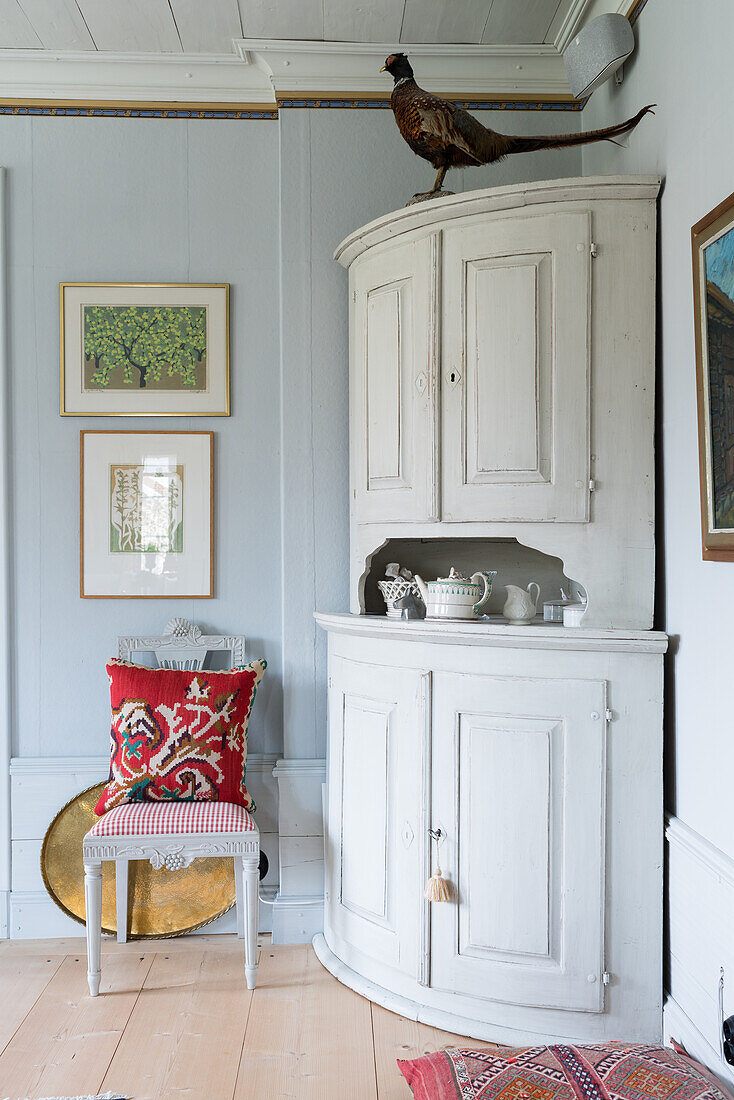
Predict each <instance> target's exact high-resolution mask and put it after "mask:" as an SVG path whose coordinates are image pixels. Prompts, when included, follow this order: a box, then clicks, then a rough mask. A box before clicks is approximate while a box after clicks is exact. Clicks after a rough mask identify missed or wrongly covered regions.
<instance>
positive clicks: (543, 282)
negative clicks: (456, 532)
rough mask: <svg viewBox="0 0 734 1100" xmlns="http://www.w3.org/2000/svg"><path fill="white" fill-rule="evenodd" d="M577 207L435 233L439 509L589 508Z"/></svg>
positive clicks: (503, 513)
mask: <svg viewBox="0 0 734 1100" xmlns="http://www.w3.org/2000/svg"><path fill="white" fill-rule="evenodd" d="M590 221H591V216H590V214H589V212H588V211H578V212H575V213H574V212H572V213H558V214H552V215H545V214H544V215H535V216H528V217H526V218H516V217H513V218H507V219H502V220H498V221H493V222H490V223H487V222H486V221H485V222H484V223H483V224H479V225H474V226H471V227H465V228H451V227H449V228H448V229H447V230H446V232H445V235H444V257H445V258H444V267H443V272H444V274H443V287H442V296H443V339H442V350H443V359H442V383H441V385H442V402H443V417H442V467H443V519H444V520H449V521H451V520H454V521H457V520H458V521H462V520H463V521H484V522H498V521H503V520H520V521H522V520H526V521H533V522H535V521H548V522H551V521H566V522H581V523H583V522H587V521H588V519H589V316H590V263H591V229H590Z"/></svg>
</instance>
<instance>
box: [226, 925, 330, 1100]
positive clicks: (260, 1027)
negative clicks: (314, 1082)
mask: <svg viewBox="0 0 734 1100" xmlns="http://www.w3.org/2000/svg"><path fill="white" fill-rule="evenodd" d="M310 950H311V949H310V948H309V947H307V946H306V945H300V944H299V945H297V946H293V947H270V946H269V945H263V949H262V951H261V952H260V967H259V972H258V976H257V988H256V989H255V993H254V996H253V998H252V1007H251V1010H250V1015H249V1018H248V1021H247V1033H246V1035H245V1043H244V1046H243V1050H242V1057H241V1060H240V1065H239V1073H238V1076H237V1087H236V1089H235V1093H234V1095H235V1100H273V1098H274V1097H281V1096H287V1097H293V1098H296V1097H298V1096H299V1093H298V1081H299V1077H300V1060H301V1047H300V1041H301V1035H300V1030H301V1014H302V1011H303V1008H302V1000H303V991H304V984H305V982H306V974H307V970H308V954H309V951H310Z"/></svg>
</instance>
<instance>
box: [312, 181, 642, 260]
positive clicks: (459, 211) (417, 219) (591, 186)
mask: <svg viewBox="0 0 734 1100" xmlns="http://www.w3.org/2000/svg"><path fill="white" fill-rule="evenodd" d="M660 183H661V180H660V176H586V177H583V176H581V177H577V178H574V179H565V180H539V181H537V182H535V183H513V184H509V185H507V186H505V187H486V188H484V189H483V190H481V191H465V192H464V193H463V194H461V195H453V196H451V197H450V198H444V199H431V200H428V201H426V202H422V203H417V204H415V205H414V206H404V207H403V208H402V209H400V210H394V211H392V213H390V214H383V216H382V217H381V218H376V219H375V221H373V222H369V223H368V224H367V225H363V226H362V228H361V229H356V230H355V231H354V233H350V234H349V236H348V237H346V238H345V239H344V240H343V241H342V243H341V244H340V245H339V247H338V248H337V249H336V251H335V253H334V259H335V260H338V261H339V263H340V264H342V265H343V266H344V267H349V265H350V264H351V263H352V261H353V260H355V259H356V258H357V257H358V256H360V255H361V254H362V253H363V252H365V251H366V250H367V249H368V248H371V247H372V246H373V245H376V244H381V243H382V242H383V241H387V240H393V239H395V238H396V237H399V236H401V234H403V233H410V232H412V231H413V230H416V229H424V228H428V227H430V226H432V225H435V226H438V227H439V228H440V226H442V225H444V224H445V223H446V222H450V221H453V220H454V219H456V218H466V217H469V216H470V215H472V214H485V213H493V212H495V211H497V210H519V209H522V208H523V207H528V206H535V205H540V204H544V205H545V204H548V203H552V202H573V201H582V202H589V201H591V200H598V199H655V198H656V197H657V194H658V191H659V190H660Z"/></svg>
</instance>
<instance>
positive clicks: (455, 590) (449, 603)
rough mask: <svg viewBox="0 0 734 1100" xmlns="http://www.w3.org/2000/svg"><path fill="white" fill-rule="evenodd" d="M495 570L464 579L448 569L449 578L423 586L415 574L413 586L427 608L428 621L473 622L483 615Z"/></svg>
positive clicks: (422, 581)
mask: <svg viewBox="0 0 734 1100" xmlns="http://www.w3.org/2000/svg"><path fill="white" fill-rule="evenodd" d="M496 576H497V573H496V571H495V572H490V573H485V572H481V573H473V574H472V576H471V577H465V576H464V575H463V574H462V573H457V572H456V570H455V569H454V567H453V566H452V567H451V570H450V572H449V575H448V577H438V578H437V579H436V580H435V581H428V583H426V582H425V581H424V580H423V579H422V577H419V576H418V574H417V573H416V574H415V583H416V584H417V585H418V590H419V591H420V594H421V596H422V598H423V602H424V604H425V605H426V618H427V619H475V618H476V617H477V615H481V614H482V613H483V610H484V608H485V607H486V606H487V601H488V600H489V596H490V593H491V591H492V581H493V580H494V578H495V577H496Z"/></svg>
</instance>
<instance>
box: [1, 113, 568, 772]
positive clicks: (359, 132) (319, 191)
mask: <svg viewBox="0 0 734 1100" xmlns="http://www.w3.org/2000/svg"><path fill="white" fill-rule="evenodd" d="M481 118H482V121H483V122H484V123H485V124H486V125H495V126H496V127H497V128H498V129H504V130H505V131H507V132H513V131H514V132H517V133H533V132H554V131H555V132H557V131H559V130H562V129H568V130H574V129H577V128H578V125H579V116H578V115H572V114H558V115H557V114H548V113H541V112H524V113H523V112H507V113H494V114H492V113H490V112H483V113H482V115H481ZM0 162H1V163H2V164H4V165H5V166H6V168H7V170H8V171H7V174H8V187H9V196H8V209H7V218H8V228H9V257H8V259H9V271H10V298H9V314H10V364H11V417H12V424H11V429H12V438H11V448H12V454H11V507H12V520H13V531H14V535H13V592H14V610H13V637H14V652H15V657H16V661H15V681H14V691H13V707H14V729H15V737H14V746H13V752H14V754H16V755H23V756H36V755H38V756H51V755H62V754H63V755H72V756H73V755H82V754H86V753H103V752H104V751H106V748H107V738H108V697H107V690H108V689H107V683H106V677H105V675H104V670H103V664H104V660H105V658H106V657H108V656H109V655H111V654H112V653H113V652H114V650H115V643H116V637H117V635H118V634H138V633H148V632H151V631H153V632H155V631H157V630H158V629H160V628H162V627H163V625H164V624H165V622H166V621H167V619H168V618H170V617H171V616H172V615H185V616H187V617H190V618H192V619H194V620H195V621H197V622H200V623H202V624H204V625H206V626H208V627H210V628H211V629H214V630H223V631H231V632H243V633H245V634H246V635H247V636H248V638H249V640H250V644H249V650H250V653H251V654H252V655H255V654H263V655H264V656H265V657H267V659H268V661H269V663H270V670H269V674H268V676H267V677H266V680H265V682H264V684H263V687H262V688H261V690H260V691H259V692H258V701H257V707H256V708H255V714H254V716H253V721H252V727H251V740H250V748H251V751H254V752H280V751H281V750H282V748H283V745H284V736H285V747H286V750H287V753H288V755H290V756H300V757H310V756H320V755H323V752H324V740H325V726H326V721H325V664H324V642H323V639H322V638H321V637H319V634H318V632H317V630H316V628H315V626H314V623H313V619H312V614H313V611H314V609H315V608H317V607H318V608H320V609H323V610H343V609H344V608H346V607H347V603H348V600H347V573H348V554H347V539H348V490H347V486H348V468H347V462H348V457H347V456H348V451H347V439H348V425H347V294H346V286H347V277H346V273H345V272H344V271H343V270H342V268H341V267H339V266H338V265H337V264H335V263H334V261H333V260H332V258H331V256H332V252H333V249H334V247H335V246H336V245H337V244H338V243H339V241H340V240H341V239H342V238H343V237H344V236H345V235H346V234H347V233H348V232H350V231H351V230H352V229H354V228H356V227H357V226H358V225H361V224H363V223H364V222H367V221H369V220H370V219H372V218H374V217H377V216H378V215H380V214H382V213H384V212H385V211H387V210H390V209H394V208H395V207H398V206H401V205H403V204H404V203H405V201H406V200H407V199H408V198H409V197H410V195H411V194H412V193H413V192H414V191H417V190H423V189H425V188H426V187H428V186H429V185H430V183H431V181H432V175H433V173H432V170H431V168H430V167H429V166H428V165H426V164H425V163H423V162H421V161H419V160H418V159H416V158H415V157H414V156H413V154H412V153H411V152H410V150H409V149H408V148H407V146H405V145H404V143H403V142H402V140H401V138H400V136H399V134H398V133H397V130H396V128H395V124H394V121H393V119H392V115H391V114H390V113H389V112H388V111H376V110H373V111H361V110H328V109H324V110H311V111H308V110H290V111H283V112H281V116H280V120H279V121H277V122H276V121H254V120H253V121H232V122H225V121H192V122H186V121H169V120H166V121H162V120H149V119H142V120H133V119H130V120H125V119H107V120H102V119H86V118H81V119H73V118H56V119H53V118H50V119H44V118H32V119H31V118H19V117H3V118H0ZM580 166H581V155H580V152H579V150H577V149H575V150H566V151H557V152H556V151H553V152H547V153H536V154H526V155H523V156H520V157H514V158H510V159H509V160H508V161H506V162H505V163H504V164H501V165H498V166H495V167H494V168H484V169H473V170H468V171H465V172H455V173H452V174H451V175H450V176H449V179H448V180H447V185H448V186H450V187H451V188H452V189H453V190H456V191H459V190H469V189H473V188H476V187H483V186H487V185H490V184H500V183H506V182H513V181H518V180H521V179H538V178H545V177H558V176H573V175H578V174H580ZM62 280H63V281H75V280H79V281H81V280H119V281H131V280H132V281H174V282H175V281H187V280H192V281H202V282H206V281H211V282H229V283H230V284H231V287H232V300H231V305H232V321H231V363H232V372H231V374H232V412H233V415H232V416H231V418H229V419H213V420H210V421H207V420H206V419H201V420H200V419H191V420H182V419H181V420H179V419H176V420H171V419H168V420H165V419H164V420H161V421H160V422H158V421H156V422H155V423H156V425H157V424H160V427H162V428H173V429H186V428H200V429H201V428H204V429H207V428H211V429H212V430H214V431H215V433H216V451H215V453H216V465H215V481H216V520H215V545H216V577H215V586H216V598H215V599H214V600H206V601H194V602H191V601H161V602H160V603H158V602H156V603H151V602H150V601H136V600H81V599H80V598H79V595H78V590H79V570H78V553H79V492H78V477H79V469H78V446H79V430H80V429H81V428H105V427H107V428H115V427H117V428H136V427H138V428H151V427H152V426H153V424H152V422H151V421H149V420H147V421H136V420H133V419H125V420H122V421H114V420H108V419H105V420H103V419H83V418H61V417H60V416H59V413H58V403H59V349H58V339H59V334H58V283H59V282H60V281H62ZM281 387H282V393H283V399H282V401H281ZM283 669H285V676H283V672H282V670H283ZM283 681H285V684H286V685H287V691H286V693H285V735H284V731H283V722H284V716H283V690H282V686H281V685H282V683H283Z"/></svg>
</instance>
